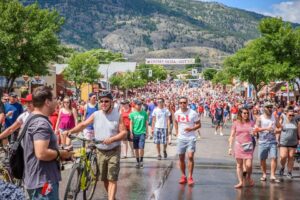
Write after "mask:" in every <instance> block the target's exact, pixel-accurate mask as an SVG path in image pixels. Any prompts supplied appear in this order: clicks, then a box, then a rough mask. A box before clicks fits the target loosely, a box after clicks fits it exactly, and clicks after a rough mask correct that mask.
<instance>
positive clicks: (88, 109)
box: [85, 104, 98, 130]
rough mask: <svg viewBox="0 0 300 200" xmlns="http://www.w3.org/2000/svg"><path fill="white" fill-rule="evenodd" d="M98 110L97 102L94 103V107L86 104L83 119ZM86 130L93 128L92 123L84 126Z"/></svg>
mask: <svg viewBox="0 0 300 200" xmlns="http://www.w3.org/2000/svg"><path fill="white" fill-rule="evenodd" d="M97 110H98V104H96V105H95V107H89V104H87V105H86V117H85V120H86V119H88V118H89V117H90V116H91V115H92V114H93V113H94V112H96V111H97ZM86 129H87V130H94V125H93V124H89V125H88V126H87V127H86Z"/></svg>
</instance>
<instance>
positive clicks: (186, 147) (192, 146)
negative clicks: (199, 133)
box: [177, 138, 197, 155]
mask: <svg viewBox="0 0 300 200" xmlns="http://www.w3.org/2000/svg"><path fill="white" fill-rule="evenodd" d="M196 141H197V139H196V138H191V139H177V153H178V154H179V155H180V154H185V153H186V152H195V151H196Z"/></svg>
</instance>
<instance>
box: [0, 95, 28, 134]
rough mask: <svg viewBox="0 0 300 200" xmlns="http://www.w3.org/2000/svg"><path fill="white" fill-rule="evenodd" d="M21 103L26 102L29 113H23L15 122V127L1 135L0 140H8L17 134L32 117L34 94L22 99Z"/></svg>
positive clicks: (12, 126)
mask: <svg viewBox="0 0 300 200" xmlns="http://www.w3.org/2000/svg"><path fill="white" fill-rule="evenodd" d="M21 101H23V102H26V106H27V111H26V112H24V113H22V114H21V115H20V116H19V117H18V118H17V120H16V121H15V123H13V125H11V126H10V127H8V128H7V129H5V130H4V131H3V132H2V133H1V134H0V140H2V139H4V138H7V137H8V136H10V135H11V134H12V133H13V132H15V131H16V130H17V129H19V128H20V127H21V126H22V125H23V124H24V122H25V121H26V119H27V117H28V116H29V115H30V113H31V112H32V111H33V109H34V108H33V104H32V94H29V95H27V96H26V98H25V99H21Z"/></svg>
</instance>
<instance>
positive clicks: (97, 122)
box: [94, 108, 121, 150]
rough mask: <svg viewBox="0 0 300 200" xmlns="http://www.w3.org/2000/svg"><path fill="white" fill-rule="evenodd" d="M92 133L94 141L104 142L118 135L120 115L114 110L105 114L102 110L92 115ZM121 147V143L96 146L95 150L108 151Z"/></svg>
mask: <svg viewBox="0 0 300 200" xmlns="http://www.w3.org/2000/svg"><path fill="white" fill-rule="evenodd" d="M94 116H95V117H94V131H95V139H96V140H104V139H107V138H110V137H112V136H114V135H117V134H118V133H119V122H120V121H119V120H120V113H119V111H118V109H117V108H114V109H113V110H112V112H111V113H109V114H105V113H104V112H103V111H102V110H98V111H96V112H95V113H94ZM120 145H121V141H117V142H114V143H111V144H109V145H106V144H97V145H96V146H97V148H99V149H103V150H110V149H113V148H115V147H117V146H120Z"/></svg>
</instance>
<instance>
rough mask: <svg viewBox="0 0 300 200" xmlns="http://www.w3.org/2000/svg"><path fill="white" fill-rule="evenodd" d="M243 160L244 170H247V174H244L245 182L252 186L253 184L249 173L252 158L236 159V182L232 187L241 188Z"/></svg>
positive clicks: (250, 171) (250, 172)
mask: <svg viewBox="0 0 300 200" xmlns="http://www.w3.org/2000/svg"><path fill="white" fill-rule="evenodd" d="M244 162H245V167H246V171H247V176H246V183H247V184H248V185H249V186H253V185H254V181H253V180H252V178H251V174H252V159H245V160H243V159H239V158H237V159H236V174H237V178H238V181H239V182H238V184H236V185H235V186H234V187H235V188H241V187H243V165H244Z"/></svg>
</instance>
